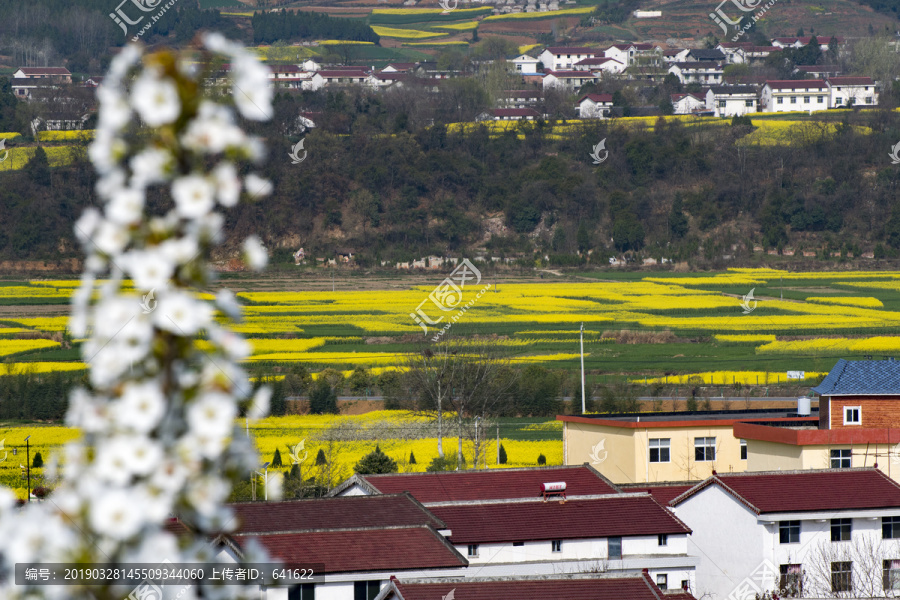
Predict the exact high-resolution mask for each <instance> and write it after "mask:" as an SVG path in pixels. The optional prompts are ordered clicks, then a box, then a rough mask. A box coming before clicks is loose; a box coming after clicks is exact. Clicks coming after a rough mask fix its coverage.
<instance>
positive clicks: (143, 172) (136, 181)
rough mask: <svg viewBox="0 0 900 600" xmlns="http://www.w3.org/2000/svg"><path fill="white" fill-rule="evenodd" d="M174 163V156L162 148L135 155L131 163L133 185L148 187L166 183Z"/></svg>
mask: <svg viewBox="0 0 900 600" xmlns="http://www.w3.org/2000/svg"><path fill="white" fill-rule="evenodd" d="M172 161H173V157H172V154H171V153H170V152H169V151H168V150H163V149H162V148H148V149H146V150H144V151H143V152H141V153H140V154H137V155H135V156H134V157H133V158H132V159H131V162H130V165H131V183H132V185H134V186H137V187H147V186H148V185H151V184H154V183H161V182H163V181H165V180H166V172H167V171H168V169H169V168H170V166H171V164H172Z"/></svg>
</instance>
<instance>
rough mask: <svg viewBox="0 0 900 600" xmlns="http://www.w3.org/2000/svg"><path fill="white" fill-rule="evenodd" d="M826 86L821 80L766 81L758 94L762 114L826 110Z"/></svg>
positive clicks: (828, 102)
mask: <svg viewBox="0 0 900 600" xmlns="http://www.w3.org/2000/svg"><path fill="white" fill-rule="evenodd" d="M829 97H830V95H829V89H828V84H827V83H825V82H824V81H823V80H821V79H799V80H775V81H766V84H765V85H764V86H763V88H762V91H761V92H760V100H759V104H760V107H761V109H762V112H790V111H799V110H802V111H813V110H826V109H827V108H829V106H830V101H829Z"/></svg>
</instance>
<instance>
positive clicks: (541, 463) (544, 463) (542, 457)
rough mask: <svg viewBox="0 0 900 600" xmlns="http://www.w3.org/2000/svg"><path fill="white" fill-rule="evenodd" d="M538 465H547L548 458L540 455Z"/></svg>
mask: <svg viewBox="0 0 900 600" xmlns="http://www.w3.org/2000/svg"><path fill="white" fill-rule="evenodd" d="M537 464H539V465H546V464H547V457H546V456H544V455H543V454H538V460H537Z"/></svg>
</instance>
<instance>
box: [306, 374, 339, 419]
mask: <svg viewBox="0 0 900 600" xmlns="http://www.w3.org/2000/svg"><path fill="white" fill-rule="evenodd" d="M309 412H310V413H312V414H314V415H322V414H326V413H331V414H335V415H336V414H338V406H337V394H336V393H335V392H334V388H332V387H331V386H330V385H328V382H327V381H325V379H324V378H321V377H320V378H319V379H318V381H316V383H315V385H314V386H313V388H312V391H311V392H310V394H309Z"/></svg>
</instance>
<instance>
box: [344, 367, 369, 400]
mask: <svg viewBox="0 0 900 600" xmlns="http://www.w3.org/2000/svg"><path fill="white" fill-rule="evenodd" d="M347 383H348V384H349V385H350V391H351V392H352V393H353V394H356V395H360V394H365V393H367V392H368V390H369V388H370V387H372V376H371V375H370V374H369V371H368V370H366V369H365V368H364V367H356V368H355V369H353V373H351V374H350V377H349V379H348V380H347Z"/></svg>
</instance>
